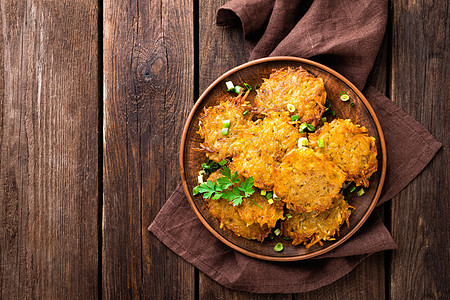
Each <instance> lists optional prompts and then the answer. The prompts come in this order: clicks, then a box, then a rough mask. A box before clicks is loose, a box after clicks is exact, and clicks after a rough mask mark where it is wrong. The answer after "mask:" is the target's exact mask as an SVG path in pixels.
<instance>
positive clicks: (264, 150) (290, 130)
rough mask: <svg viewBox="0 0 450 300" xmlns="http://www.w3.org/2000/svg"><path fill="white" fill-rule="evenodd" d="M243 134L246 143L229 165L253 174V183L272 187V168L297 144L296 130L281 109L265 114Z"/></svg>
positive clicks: (261, 186)
mask: <svg viewBox="0 0 450 300" xmlns="http://www.w3.org/2000/svg"><path fill="white" fill-rule="evenodd" d="M245 135H246V136H247V137H246V138H245V140H246V141H247V147H245V148H244V149H243V151H242V152H241V153H240V154H239V155H237V156H236V157H234V158H233V168H234V169H235V170H236V171H237V172H238V173H239V174H240V175H243V176H244V177H247V178H248V177H250V176H253V180H254V185H255V186H256V187H258V188H260V189H264V190H272V189H273V177H274V168H275V166H276V165H278V164H279V163H281V159H282V158H283V157H284V155H285V154H286V153H287V152H288V151H289V150H291V149H294V148H295V147H297V143H298V138H299V132H298V130H297V128H296V127H294V126H293V125H292V124H291V122H290V118H289V116H288V115H287V114H285V113H277V114H275V113H272V114H269V115H268V116H267V117H266V118H264V119H263V120H262V121H260V122H257V123H256V125H255V126H253V127H252V128H250V129H249V130H248V131H247V132H246V133H245Z"/></svg>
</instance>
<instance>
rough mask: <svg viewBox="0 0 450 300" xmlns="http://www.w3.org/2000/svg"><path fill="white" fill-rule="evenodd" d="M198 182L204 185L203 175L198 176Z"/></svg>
mask: <svg viewBox="0 0 450 300" xmlns="http://www.w3.org/2000/svg"><path fill="white" fill-rule="evenodd" d="M197 181H198V184H202V183H203V176H202V175H198V177H197Z"/></svg>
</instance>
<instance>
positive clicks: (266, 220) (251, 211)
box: [237, 190, 284, 228]
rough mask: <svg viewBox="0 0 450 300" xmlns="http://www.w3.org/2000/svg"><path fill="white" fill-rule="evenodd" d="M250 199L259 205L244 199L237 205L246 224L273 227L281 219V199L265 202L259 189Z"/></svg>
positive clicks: (282, 204) (282, 217)
mask: <svg viewBox="0 0 450 300" xmlns="http://www.w3.org/2000/svg"><path fill="white" fill-rule="evenodd" d="M250 199H251V200H252V201H253V202H255V203H256V204H258V205H259V206H261V207H262V208H263V209H261V207H258V206H257V205H255V204H254V203H253V202H251V201H248V200H247V199H244V201H243V202H242V204H241V205H239V206H237V210H238V213H239V215H240V216H241V218H242V220H243V221H245V222H247V224H253V223H258V224H259V225H261V226H263V225H267V226H268V227H269V228H274V227H275V225H276V223H277V221H278V220H280V219H281V220H283V219H284V216H283V213H284V211H283V206H284V203H282V202H281V201H274V203H273V204H269V202H267V198H266V197H264V196H261V193H260V190H256V191H255V193H254V194H253V195H251V196H250Z"/></svg>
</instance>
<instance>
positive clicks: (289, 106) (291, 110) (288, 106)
mask: <svg viewBox="0 0 450 300" xmlns="http://www.w3.org/2000/svg"><path fill="white" fill-rule="evenodd" d="M287 110H288V111H290V112H294V111H295V106H294V105H292V104H291V103H289V104H288V105H287Z"/></svg>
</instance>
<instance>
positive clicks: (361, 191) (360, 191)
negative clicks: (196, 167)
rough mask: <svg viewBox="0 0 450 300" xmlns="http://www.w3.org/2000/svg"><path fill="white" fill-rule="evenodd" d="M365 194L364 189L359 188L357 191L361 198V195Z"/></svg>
mask: <svg viewBox="0 0 450 300" xmlns="http://www.w3.org/2000/svg"><path fill="white" fill-rule="evenodd" d="M365 193H366V192H365V191H364V189H363V188H361V189H360V190H359V191H358V196H362V195H364V194H365Z"/></svg>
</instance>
